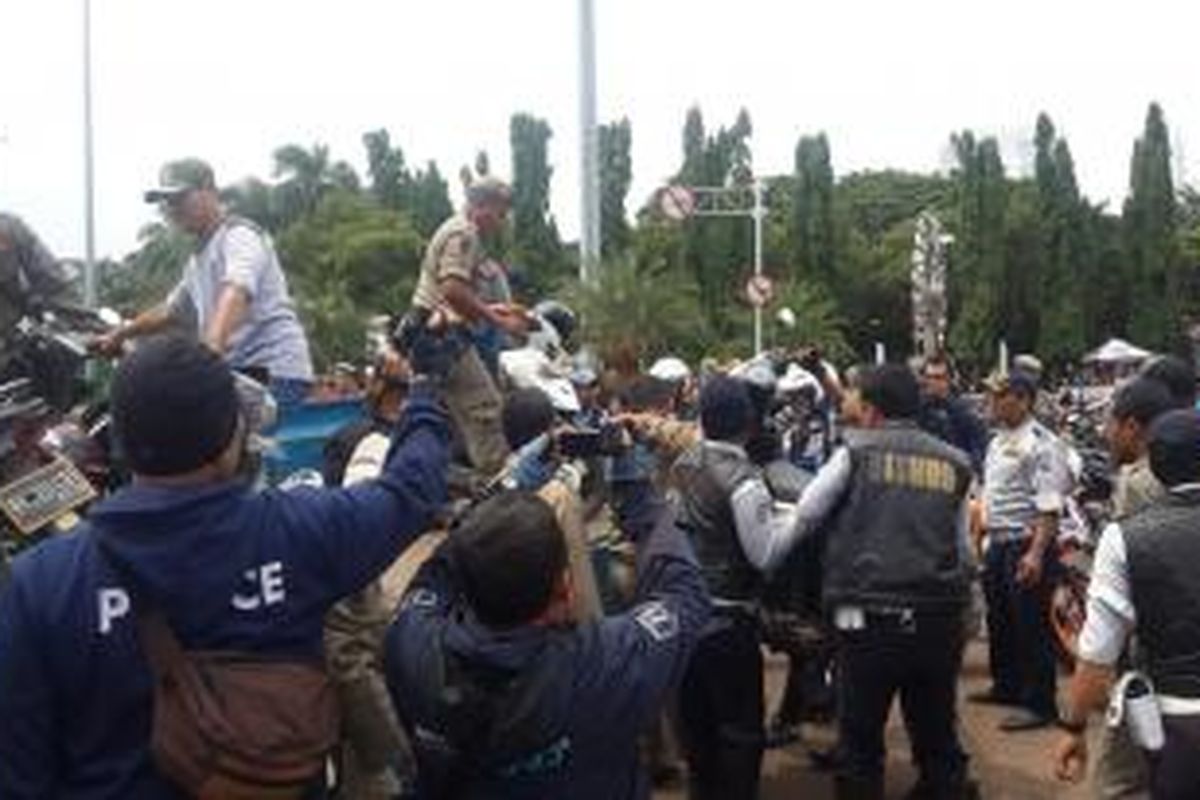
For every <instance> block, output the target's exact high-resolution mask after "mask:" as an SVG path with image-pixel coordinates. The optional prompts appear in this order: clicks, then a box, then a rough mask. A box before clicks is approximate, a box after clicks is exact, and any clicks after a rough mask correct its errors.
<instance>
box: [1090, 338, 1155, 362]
mask: <svg viewBox="0 0 1200 800" xmlns="http://www.w3.org/2000/svg"><path fill="white" fill-rule="evenodd" d="M1153 355H1154V354H1153V353H1151V352H1150V351H1149V350H1143V349H1142V348H1140V347H1138V346H1137V345H1133V344H1130V343H1129V342H1127V341H1125V340H1124V339H1109V340H1108V341H1107V342H1105V343H1104V344H1103V345H1101V346H1100V347H1098V348H1096V349H1095V350H1093V351H1092V352H1090V353H1088V354H1087V355H1086V356H1085V357H1084V359H1083V361H1084V363H1085V364H1136V363H1137V362H1139V361H1145V360H1146V359H1148V358H1151V357H1152V356H1153Z"/></svg>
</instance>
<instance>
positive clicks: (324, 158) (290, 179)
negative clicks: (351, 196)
mask: <svg viewBox="0 0 1200 800" xmlns="http://www.w3.org/2000/svg"><path fill="white" fill-rule="evenodd" d="M275 177H276V178H280V179H281V183H280V184H279V186H278V187H277V189H276V191H277V192H278V193H279V198H280V199H279V209H280V212H281V215H282V218H283V219H284V220H285V225H288V224H291V223H293V222H295V221H296V220H298V219H300V217H302V216H304V215H305V214H310V213H312V211H313V210H314V209H316V207H317V203H319V202H320V201H321V198H322V197H324V196H325V193H326V192H327V191H329V190H331V189H342V190H345V191H358V189H359V180H358V175H357V174H356V173H355V172H354V168H353V167H351V166H350V165H349V164H347V163H346V162H344V161H338V162H336V163H334V162H331V161H330V159H329V148H328V147H327V146H326V145H323V144H318V145H314V146H313V148H312V149H311V150H305V149H304V148H303V147H300V146H299V145H295V144H289V145H284V146H283V147H280V148H279V149H278V150H276V151H275Z"/></svg>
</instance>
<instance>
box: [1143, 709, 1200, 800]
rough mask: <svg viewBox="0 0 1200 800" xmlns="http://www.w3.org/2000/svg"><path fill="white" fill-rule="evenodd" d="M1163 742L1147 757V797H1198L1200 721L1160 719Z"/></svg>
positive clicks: (1176, 799) (1157, 799) (1169, 799)
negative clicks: (1148, 769)
mask: <svg viewBox="0 0 1200 800" xmlns="http://www.w3.org/2000/svg"><path fill="white" fill-rule="evenodd" d="M1163 732H1164V733H1165V734H1166V742H1165V743H1164V744H1163V748H1162V750H1160V751H1158V752H1157V753H1153V754H1151V755H1150V757H1149V758H1150V796H1151V797H1153V798H1154V800H1195V798H1197V797H1200V717H1196V716H1187V717H1182V716H1165V715H1164V716H1163Z"/></svg>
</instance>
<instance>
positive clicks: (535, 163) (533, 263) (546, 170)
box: [509, 114, 566, 292]
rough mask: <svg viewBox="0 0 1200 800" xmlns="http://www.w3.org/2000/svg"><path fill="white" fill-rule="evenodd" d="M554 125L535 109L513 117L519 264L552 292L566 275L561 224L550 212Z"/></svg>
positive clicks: (514, 215)
mask: <svg viewBox="0 0 1200 800" xmlns="http://www.w3.org/2000/svg"><path fill="white" fill-rule="evenodd" d="M550 136H551V131H550V125H549V124H548V123H547V122H546V121H545V120H543V119H538V118H537V117H533V116H530V115H529V114H514V115H513V117H512V119H511V120H510V122H509V143H510V145H511V146H512V192H513V205H512V219H513V238H512V250H511V252H510V255H511V256H512V261H513V265H514V266H515V267H517V268H518V269H520V270H521V271H522V272H524V273H525V275H526V276H527V277H528V279H529V280H530V282H531V283H532V284H533V285H534V286H535V287H537V288H538V289H539V290H540V291H541V292H549V291H552V290H553V289H554V287H555V286H556V285H557V284H558V283H559V282H560V281H561V280H562V279H563V277H564V276H565V274H566V270H565V268H564V267H565V263H564V259H563V253H562V244H561V242H560V241H559V238H558V228H557V226H556V225H555V223H554V218H553V217H552V216H551V215H550V176H551V174H552V172H553V170H552V169H551V168H550V162H549V158H548V154H547V147H548V144H549V141H550Z"/></svg>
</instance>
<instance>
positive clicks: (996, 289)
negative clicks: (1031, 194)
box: [950, 131, 1008, 365]
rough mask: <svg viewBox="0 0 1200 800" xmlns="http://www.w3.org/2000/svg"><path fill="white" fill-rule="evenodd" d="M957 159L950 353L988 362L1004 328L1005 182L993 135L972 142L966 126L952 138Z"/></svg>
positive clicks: (971, 136) (1006, 194) (975, 361)
mask: <svg viewBox="0 0 1200 800" xmlns="http://www.w3.org/2000/svg"><path fill="white" fill-rule="evenodd" d="M951 143H952V145H953V146H954V150H955V153H956V155H957V158H958V169H957V170H956V173H955V177H956V182H957V195H958V215H957V216H958V219H957V225H956V228H957V231H958V240H957V243H956V245H955V248H954V250H953V251H952V252H951V258H952V264H951V275H952V276H954V277H955V278H957V280H952V283H951V293H950V299H951V322H950V342H951V347H952V349H953V350H954V352H955V353H956V354H957V355H958V356H959V357H961V358H967V359H970V360H972V361H974V363H976V364H978V365H984V364H987V363H988V362H989V361H990V360H991V354H992V352H994V351H993V347H994V345H995V342H996V340H997V338H999V337H1000V336H1003V335H1005V333H1006V331H1005V330H1004V329H1003V327H1002V323H1003V319H1002V316H1001V294H1000V286H1001V283H1002V281H1003V279H1004V265H1005V254H1004V247H1005V217H1006V211H1007V202H1008V186H1007V184H1006V183H1005V179H1004V163H1003V161H1001V159H1000V147H999V145H998V144H997V143H996V140H995V139H994V138H990V137H989V138H986V139H983V140H982V141H978V142H977V141H976V139H975V135H974V134H973V133H971V132H970V131H964V132H963V133H962V134H959V135H956V136H954V137H952V138H951Z"/></svg>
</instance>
